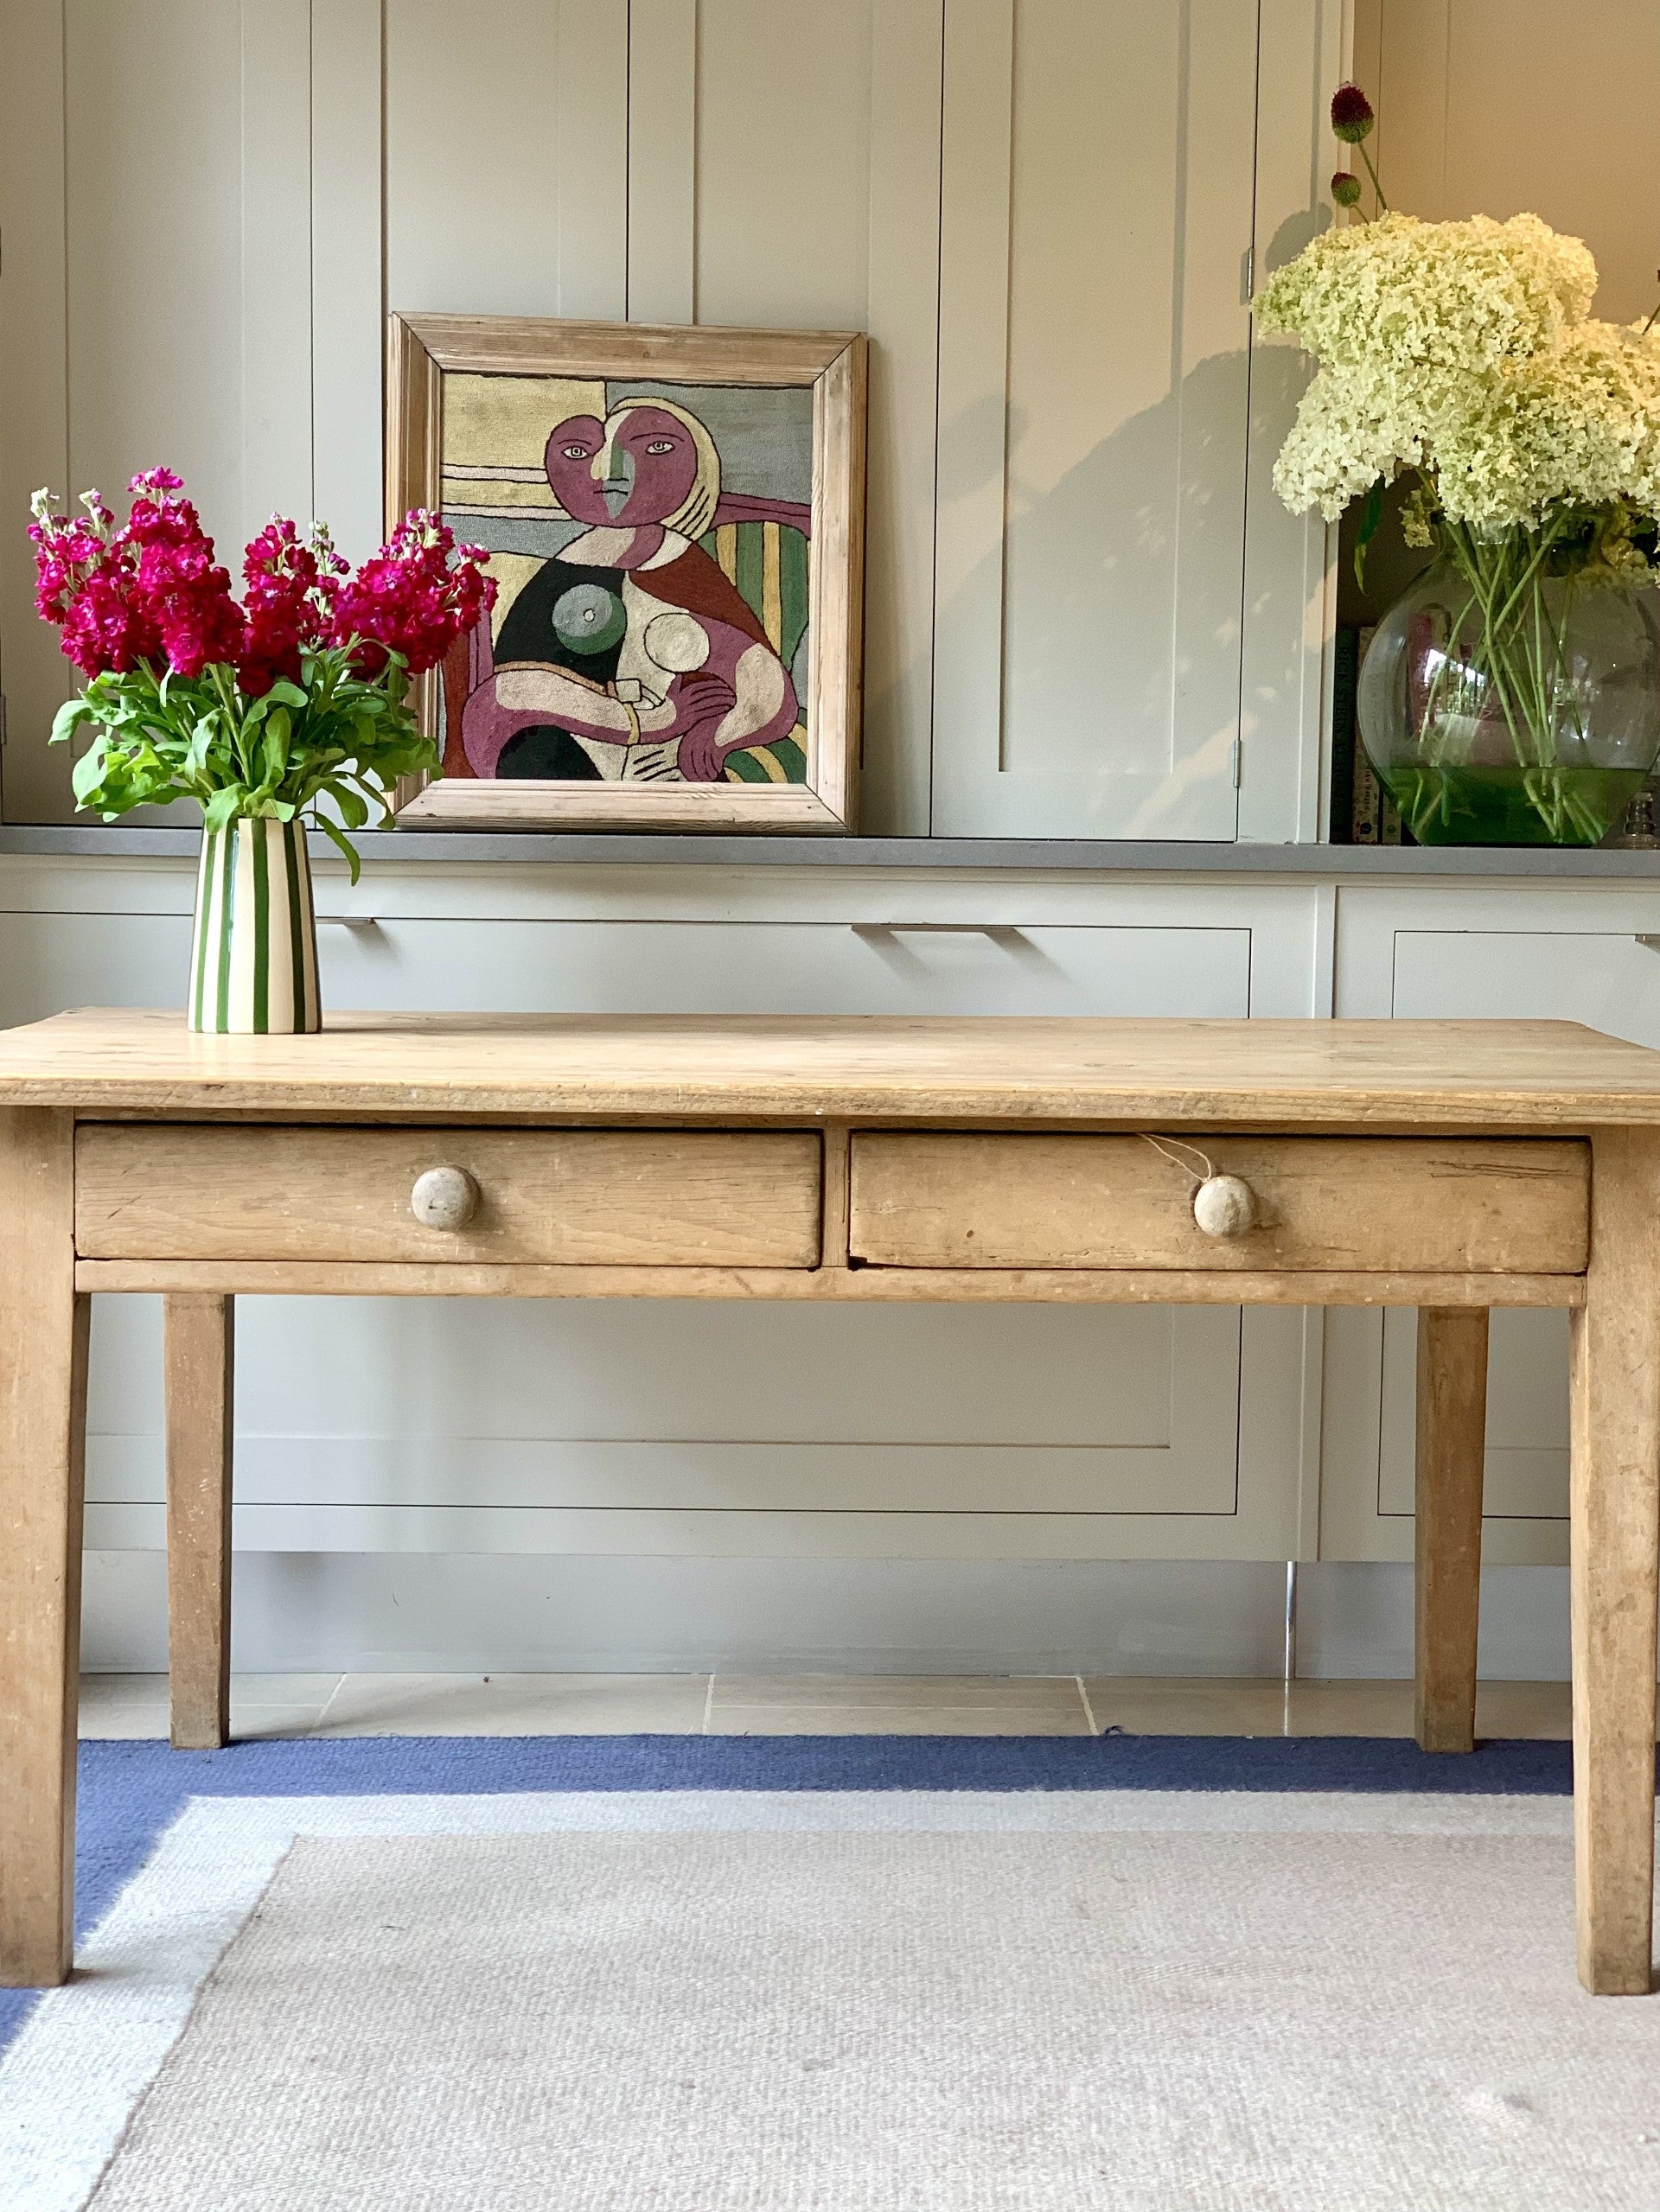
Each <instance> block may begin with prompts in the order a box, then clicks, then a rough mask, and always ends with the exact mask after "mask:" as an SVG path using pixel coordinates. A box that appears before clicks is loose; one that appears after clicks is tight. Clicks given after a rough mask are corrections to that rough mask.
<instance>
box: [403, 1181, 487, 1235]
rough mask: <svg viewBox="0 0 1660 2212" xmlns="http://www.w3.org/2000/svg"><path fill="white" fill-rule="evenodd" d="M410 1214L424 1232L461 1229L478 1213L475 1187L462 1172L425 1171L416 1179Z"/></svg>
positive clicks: (476, 1189)
mask: <svg viewBox="0 0 1660 2212" xmlns="http://www.w3.org/2000/svg"><path fill="white" fill-rule="evenodd" d="M409 1210H410V1212H411V1213H412V1214H413V1215H414V1216H415V1218H416V1220H417V1221H418V1222H419V1223H420V1225H421V1227H423V1228H424V1229H444V1230H448V1231H449V1232H450V1233H452V1234H453V1233H454V1232H455V1231H456V1230H457V1229H464V1228H465V1227H466V1226H467V1224H468V1222H469V1221H471V1220H472V1218H473V1216H474V1214H476V1213H477V1211H478V1185H477V1184H476V1182H474V1181H473V1178H472V1177H471V1176H469V1174H468V1172H467V1170H466V1169H465V1168H428V1170H426V1173H425V1175H418V1176H416V1178H415V1188H414V1189H413V1190H412V1191H411V1192H410V1194H409Z"/></svg>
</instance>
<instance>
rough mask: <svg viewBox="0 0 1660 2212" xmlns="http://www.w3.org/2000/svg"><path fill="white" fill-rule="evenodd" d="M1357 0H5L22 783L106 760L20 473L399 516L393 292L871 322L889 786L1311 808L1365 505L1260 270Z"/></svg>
mask: <svg viewBox="0 0 1660 2212" xmlns="http://www.w3.org/2000/svg"><path fill="white" fill-rule="evenodd" d="M1341 26H1342V9H1341V4H1340V0H1262V4H1261V6H1260V7H1259V6H1258V5H1257V4H1256V0H1170V4H1168V5H1164V4H1161V5H1159V6H1158V7H1145V6H1141V5H1137V4H1133V0H474V4H472V5H470V6H469V7H466V8H457V7H455V6H453V5H450V4H447V0H0V229H3V233H4V239H5V253H4V258H3V265H0V386H3V392H4V395H5V405H4V409H3V414H0V684H3V688H4V690H5V692H6V695H7V698H8V701H9V705H10V728H11V741H10V745H9V747H8V749H7V752H6V755H5V757H4V761H3V768H4V800H5V806H6V811H7V813H8V816H9V818H10V819H14V820H29V819H52V818H54V817H58V816H61V815H62V814H63V813H64V811H65V808H66V805H67V796H66V785H67V762H66V761H65V760H64V758H63V757H62V756H61V755H47V754H46V753H44V752H43V751H42V749H41V745H40V743H39V740H40V737H41V734H42V732H43V730H44V729H45V726H46V724H47V722H48V718H49V715H50V712H51V710H52V708H53V707H54V704H55V703H56V701H57V699H58V698H61V696H62V695H63V693H64V691H65V688H66V671H65V668H64V666H63V664H62V663H61V660H60V659H59V657H58V656H57V654H56V652H55V647H54V641H53V639H52V637H51V636H50V634H48V632H46V631H45V630H44V629H42V628H41V626H39V625H38V624H37V623H35V621H34V619H33V616H32V614H31V612H30V609H29V561H28V552H27V547H26V546H25V545H24V543H23V539H22V533H21V522H22V512H23V503H24V501H25V500H26V499H27V496H28V494H29V492H30V491H31V490H32V489H33V488H35V486H36V485H38V484H40V483H41V482H48V483H50V484H52V485H53V486H54V487H57V488H67V489H68V490H70V491H71V492H74V491H78V490H80V488H82V487H84V486H85V485H86V484H89V483H93V482H97V483H99V484H101V485H102V486H103V487H104V488H105V490H106V491H110V492H114V491H116V490H117V489H118V488H119V486H120V485H121V484H122V483H123V482H124V481H125V479H126V478H127V476H128V475H130V474H131V472H132V471H133V470H134V469H137V468H139V467H141V466H146V465H149V464H150V463H152V462H156V461H157V460H162V459H166V460H168V461H170V462H173V463H174V464H175V465H176V466H178V467H179V468H180V469H182V471H183V473H184V474H185V475H186V476H187V477H188V480H189V482H190V485H191V488H192V490H193V491H194V492H195V494H197V495H198V497H199V499H200V501H201V506H202V508H203V511H204V513H205V515H206V517H207V520H208V525H209V527H210V528H211V529H212V530H214V532H216V534H217V535H218V536H219V538H220V543H221V548H222V549H230V548H233V547H235V546H236V545H239V544H240V543H241V542H242V540H243V539H245V538H246V535H248V534H249V533H250V532H251V531H252V529H254V528H256V527H257V526H259V524H260V523H261V522H263V520H265V516H266V515H267V514H268V513H269V512H270V511H271V508H272V507H282V508H285V509H288V510H291V511H293V512H296V513H299V514H300V515H301V516H304V515H306V514H308V513H314V512H315V513H319V514H321V515H323V516H325V517H326V518H327V519H329V520H330V521H331V523H332V524H333V525H334V526H335V531H336V534H337V536H338V537H339V539H340V540H341V542H342V545H344V547H345V548H346V549H347V550H348V551H350V552H352V553H354V554H361V553H362V552H363V551H367V550H368V549H369V548H370V547H371V546H372V545H373V543H374V542H375V540H376V539H377V537H378V535H379V532H380V450H381V425H380V410H381V369H380V353H381V332H382V328H383V317H384V313H385V310H386V308H387V307H389V306H391V307H398V308H412V309H422V308H425V309H431V308H451V309H473V310H477V311H480V312H498V313H503V314H521V315H522V314H536V315H549V316H601V317H618V316H629V317H632V318H634V319H635V320H648V321H664V322H689V321H700V322H734V323H739V324H750V325H760V324H782V325H791V324H794V325H798V326H800V325H808V326H817V327H820V328H824V327H857V328H862V329H865V330H868V331H869V333H870V334H871V336H872V341H873V345H874V356H873V373H872V437H871V497H870V547H869V587H868V599H869V609H868V621H867V638H868V668H867V686H866V690H867V717H866V725H867V726H866V760H865V792H866V805H867V813H866V826H867V827H869V828H872V829H874V830H878V831H903V832H913V833H923V832H928V831H929V829H930V828H933V829H935V830H938V831H944V832H968V833H974V834H994V833H997V832H1012V831H1022V832H1031V833H1034V834H1038V835H1052V834H1060V833H1072V834H1076V833H1079V832H1095V833H1097V834H1101V835H1114V834H1116V835H1154V836H1177V835H1187V836H1199V837H1205V838H1223V839H1225V838H1232V837H1234V836H1235V834H1236V832H1240V831H1243V832H1244V833H1246V834H1250V835H1255V836H1259V837H1260V836H1267V837H1275V838H1291V837H1296V836H1308V835H1312V834H1313V833H1314V829H1315V821H1316V815H1315V801H1314V787H1315V782H1316V780H1317V773H1318V710H1319V692H1320V684H1319V676H1320V650H1319V646H1320V627H1321V626H1320V619H1319V612H1320V609H1321V607H1322V605H1323V591H1324V564H1325V533H1324V532H1322V531H1312V532H1311V531H1310V530H1308V529H1306V527H1305V526H1303V525H1301V524H1300V523H1297V524H1293V523H1291V522H1290V521H1289V520H1288V519H1287V518H1286V517H1285V516H1284V515H1283V514H1282V513H1280V512H1279V511H1278V510H1277V509H1276V508H1275V507H1274V503H1273V499H1272V494H1271V492H1270V491H1269V489H1268V488H1267V481H1266V462H1267V461H1268V460H1271V457H1272V453H1273V449H1274V446H1275V445H1277V443H1278V441H1279V437H1280V434H1281V432H1282V430H1283V427H1284V424H1285V421H1286V413H1287V411H1288V409H1289V407H1290V405H1292V404H1293V400H1294V398H1295V392H1296V388H1297V386H1298V383H1299V378H1300V373H1301V372H1300V370H1299V368H1298V367H1297V366H1296V364H1295V361H1294V359H1293V356H1292V355H1291V354H1289V353H1288V352H1287V351H1286V348H1284V347H1264V348H1261V349H1260V351H1259V354H1258V357H1257V359H1256V361H1255V367H1254V365H1253V354H1252V349H1251V332H1250V324H1249V316H1248V311H1247V307H1246V300H1247V296H1248V282H1249V276H1250V271H1251V267H1252V258H1251V257H1252V254H1253V252H1255V254H1256V255H1257V257H1258V258H1260V259H1264V260H1267V259H1271V258H1274V255H1275V254H1276V253H1280V252H1286V251H1288V250H1291V248H1292V247H1293V246H1294V245H1295V244H1296V243H1298V242H1300V239H1301V238H1302V237H1304V236H1306V235H1307V233H1308V232H1309V231H1310V229H1311V228H1312V226H1314V225H1315V224H1317V223H1318V222H1319V221H1321V220H1325V215H1324V213H1323V211H1322V209H1321V207H1320V203H1319V196H1318V195H1319V188H1320V163H1319V161H1318V159H1317V157H1316V156H1317V149H1318V141H1319V136H1320V130H1319V119H1320V114H1321V110H1322V107H1323V103H1324V99H1325V94H1326V93H1327V92H1329V90H1330V87H1331V84H1332V83H1333V82H1335V80H1336V78H1337V76H1338V73H1339V69H1340V65H1341V51H1340V48H1341V35H1340V34H1341ZM8 516H10V517H11V518H13V521H12V522H7V521H6V520H4V518H6V517H8ZM1311 609H1312V610H1313V612H1312V620H1311ZM1241 735H1242V736H1243V739H1244V744H1243V750H1242V754H1241V755H1239V756H1238V758H1237V760H1236V758H1235V742H1234V741H1235V738H1236V737H1238V736H1241ZM1236 773H1237V775H1238V778H1239V780H1240V781H1241V784H1242V788H1240V789H1238V790H1236V788H1235V779H1236Z"/></svg>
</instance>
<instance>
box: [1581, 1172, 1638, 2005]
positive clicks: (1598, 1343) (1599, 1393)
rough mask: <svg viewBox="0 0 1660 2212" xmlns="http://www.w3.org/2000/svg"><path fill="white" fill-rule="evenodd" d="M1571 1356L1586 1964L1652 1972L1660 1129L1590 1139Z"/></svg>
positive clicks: (1629, 1984) (1594, 1971) (1619, 1987)
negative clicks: (1587, 1246)
mask: <svg viewBox="0 0 1660 2212" xmlns="http://www.w3.org/2000/svg"><path fill="white" fill-rule="evenodd" d="M1586 1293H1587V1295H1586V1304H1585V1305H1584V1307H1583V1309H1582V1310H1580V1311H1579V1312H1577V1313H1575V1314H1574V1333H1573V1338H1572V1357H1571V1364H1570V1369H1569V1374H1570V1390H1571V1398H1572V1426H1573V1469H1572V1475H1571V1481H1570V1491H1571V1508H1570V1511H1571V1517H1572V1535H1571V1541H1572V1546H1573V1565H1572V1585H1573V1616H1574V1869H1575V1877H1576V1882H1577V1887H1578V1898H1579V1954H1580V1980H1581V1981H1582V1982H1583V1983H1584V1984H1585V1986H1586V1987H1587V1989H1588V1990H1590V1991H1591V1992H1593V1994H1596V1995H1601V1996H1610V1997H1620V1996H1625V1997H1631V1996H1638V1995H1643V1994H1645V1993H1646V1992H1647V1991H1648V1989H1649V1986H1650V1970H1651V1953H1652V1941H1653V1914H1654V1732H1655V1731H1654V1724H1655V1628H1656V1597H1657V1581H1660V1131H1652V1130H1638V1129H1631V1130H1614V1131H1608V1132H1607V1133H1606V1134H1599V1135H1598V1137H1597V1138H1596V1139H1595V1143H1594V1145H1593V1158H1592V1182H1591V1265H1590V1270H1589V1273H1588V1275H1587V1283H1586Z"/></svg>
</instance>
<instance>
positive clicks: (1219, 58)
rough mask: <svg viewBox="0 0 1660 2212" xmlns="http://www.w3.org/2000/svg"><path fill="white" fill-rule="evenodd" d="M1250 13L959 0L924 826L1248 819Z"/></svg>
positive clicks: (952, 45)
mask: <svg viewBox="0 0 1660 2212" xmlns="http://www.w3.org/2000/svg"><path fill="white" fill-rule="evenodd" d="M1255 32H1256V17H1255V10H1254V9H1250V8H1242V7H1240V6H1239V5H1237V4H1236V0H1179V4H1175V5H1172V6H1170V7H1167V8H1158V9H1140V10H1094V9H1077V8H1072V7H1068V6H1064V5H1061V4H1057V0H949V4H948V8H947V13H946V35H945V72H944V120H943V140H944V153H943V162H942V169H943V185H942V239H941V336H940V353H941V361H940V491H939V523H938V549H939V550H938V570H937V574H938V593H939V604H938V612H937V618H936V623H937V627H936V654H937V665H936V672H935V808H934V826H935V829H936V830H941V831H947V832H957V833H960V834H969V835H974V834H985V833H992V832H1000V833H1002V834H1010V833H1015V834H1026V835H1035V836H1044V835H1051V836H1052V835H1064V834H1069V833H1070V834H1074V835H1076V834H1081V833H1094V834H1095V835H1098V836H1109V837H1110V836H1121V837H1137V836H1140V837H1159V836H1165V837H1199V838H1231V837H1232V836H1233V834H1234V826H1235V791H1234V780H1233V767H1234V740H1235V735H1236V731H1237V723H1238V710H1239V675H1240V638H1239V626H1240V607H1241V592H1242V536H1243V532H1242V512H1243V499H1244V475H1245V450H1246V419H1247V401H1248V373H1247V363H1248V342H1249V315H1248V307H1247V304H1246V302H1245V299H1244V296H1243V293H1242V283H1241V277H1242V269H1243V266H1244V258H1245V254H1246V250H1247V248H1248V245H1249V243H1250V235H1251V221H1252V174H1253V169H1252V165H1253V156H1254V138H1255ZM999 615H1000V620H999Z"/></svg>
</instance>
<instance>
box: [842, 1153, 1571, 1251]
mask: <svg viewBox="0 0 1660 2212" xmlns="http://www.w3.org/2000/svg"><path fill="white" fill-rule="evenodd" d="M1170 1141H1171V1140H1169V1139H1167V1138H1161V1139H1160V1142H1161V1143H1165V1144H1169V1143H1170ZM1191 1141H1192V1142H1193V1143H1194V1144H1197V1146H1198V1147H1200V1148H1201V1149H1202V1150H1203V1152H1204V1153H1205V1154H1206V1155H1207V1156H1208V1157H1209V1158H1210V1161H1211V1162H1212V1163H1213V1164H1214V1166H1215V1168H1216V1171H1217V1172H1218V1173H1219V1174H1229V1175H1236V1176H1242V1177H1243V1178H1244V1180H1245V1181H1246V1182H1248V1183H1249V1184H1250V1186H1251V1189H1252V1190H1253V1192H1254V1193H1255V1196H1256V1201H1257V1226H1256V1227H1254V1228H1251V1229H1248V1230H1247V1231H1245V1232H1244V1233H1241V1234H1239V1235H1235V1236H1228V1237H1221V1236H1207V1235H1205V1234H1204V1233H1203V1231H1201V1230H1200V1228H1199V1227H1198V1226H1197V1223H1196V1222H1195V1221H1194V1219H1193V1213H1192V1203H1191V1192H1192V1187H1193V1182H1192V1178H1191V1176H1188V1175H1187V1174H1185V1173H1184V1172H1183V1170H1181V1169H1180V1168H1179V1167H1178V1165H1176V1164H1175V1163H1173V1162H1172V1161H1171V1160H1169V1159H1167V1158H1165V1157H1162V1156H1161V1154H1160V1153H1159V1151H1157V1150H1156V1149H1155V1148H1154V1146H1153V1145H1152V1144H1150V1143H1148V1142H1147V1140H1146V1138H1142V1137H1135V1136H1128V1137H1086V1136H1076V1137H1069V1136H1057V1137H1037V1136H1033V1137H1002V1136H944V1135H939V1136H935V1135H918V1136H910V1135H901V1134H897V1133H887V1132H877V1131H872V1132H870V1133H868V1134H865V1135H859V1136H855V1137H854V1138H853V1146H852V1216H851V1229H852V1235H851V1250H852V1256H853V1258H854V1259H856V1260H859V1261H863V1262H864V1263H865V1264H866V1265H871V1266H879V1267H1141V1268H1146V1267H1171V1268H1206V1269H1213V1268H1238V1269H1242V1270H1247V1269H1260V1268H1323V1269H1335V1270H1344V1271H1348V1270H1354V1271H1361V1272H1367V1273H1376V1272H1425V1273H1434V1272H1442V1271H1475V1272H1481V1273H1488V1272H1491V1273H1494V1274H1518V1275H1519V1274H1577V1273H1579V1272H1580V1271H1581V1270H1582V1269H1583V1268H1584V1266H1585V1264H1586V1256H1587V1246H1588V1241H1589V1212H1590V1208H1589V1197H1590V1148H1589V1146H1588V1145H1587V1144H1582V1143H1580V1142H1578V1141H1576V1140H1574V1139H1560V1140H1555V1139H1554V1140H1550V1141H1548V1142H1535V1141H1533V1140H1530V1139H1527V1138H1509V1139H1506V1138H1496V1139H1492V1140H1491V1141H1490V1140H1487V1139H1475V1138H1457V1139H1446V1140H1443V1139H1440V1138H1371V1137H1337V1138H1303V1137H1210V1136H1204V1135H1200V1136H1198V1137H1197V1138H1194V1139H1192V1140H1191Z"/></svg>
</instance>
